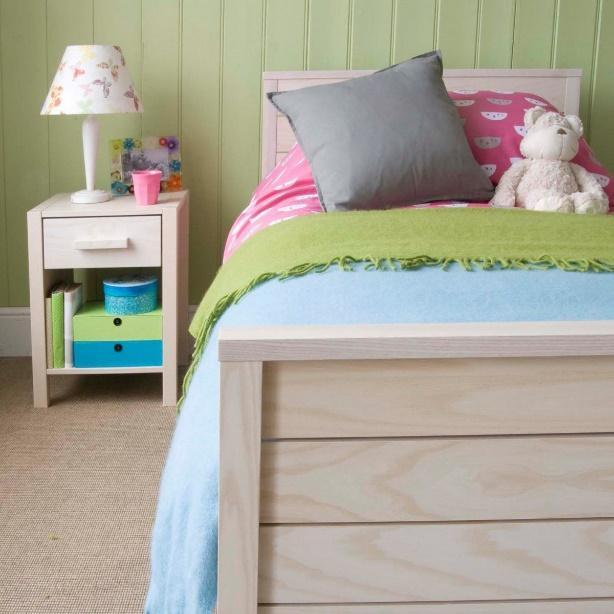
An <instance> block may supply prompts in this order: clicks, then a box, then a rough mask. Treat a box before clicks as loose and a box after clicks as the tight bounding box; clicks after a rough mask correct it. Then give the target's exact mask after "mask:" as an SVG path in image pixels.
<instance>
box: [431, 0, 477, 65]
mask: <svg viewBox="0 0 614 614" xmlns="http://www.w3.org/2000/svg"><path fill="white" fill-rule="evenodd" d="M477 17H478V0H439V11H438V16H437V47H439V49H441V52H442V54H443V61H444V64H445V66H447V67H450V68H455V67H457V68H473V66H474V65H475V55H476V54H475V44H476V32H477V21H478V20H477Z"/></svg>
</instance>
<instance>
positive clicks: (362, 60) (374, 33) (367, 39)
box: [350, 0, 392, 69]
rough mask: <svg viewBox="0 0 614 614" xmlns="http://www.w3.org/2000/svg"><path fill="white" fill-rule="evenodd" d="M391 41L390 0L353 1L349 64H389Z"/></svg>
mask: <svg viewBox="0 0 614 614" xmlns="http://www.w3.org/2000/svg"><path fill="white" fill-rule="evenodd" d="M391 43H392V0H353V3H352V19H351V34H350V67H351V68H359V69H360V68H384V67H386V66H388V65H389V64H390V49H391Z"/></svg>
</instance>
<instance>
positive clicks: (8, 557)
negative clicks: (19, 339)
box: [0, 359, 175, 614]
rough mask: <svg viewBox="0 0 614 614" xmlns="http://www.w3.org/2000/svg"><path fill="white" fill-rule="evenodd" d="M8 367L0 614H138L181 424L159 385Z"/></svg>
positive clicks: (0, 447)
mask: <svg viewBox="0 0 614 614" xmlns="http://www.w3.org/2000/svg"><path fill="white" fill-rule="evenodd" d="M51 382H52V384H51V385H52V388H51V391H52V395H53V403H52V406H51V407H49V408H48V409H33V408H32V389H31V370H30V362H29V360H28V359H0V612H2V613H5V612H6V613H11V614H17V613H21V612H28V613H36V614H54V613H56V612H57V613H61V614H71V613H73V612H74V613H79V614H94V613H101V614H113V613H116V612H122V613H128V612H142V610H143V602H144V599H145V592H146V590H147V580H148V574H149V540H150V534H151V526H152V522H153V518H154V512H155V504H156V496H157V490H158V483H159V479H160V472H161V470H162V466H163V463H164V458H165V456H166V450H167V447H168V444H169V440H170V436H171V432H172V429H173V425H174V420H175V410H174V409H172V408H171V409H169V408H164V409H163V408H162V406H161V404H160V402H161V382H160V376H159V375H153V374H152V375H130V376H87V377H85V376H79V377H75V376H63V377H53V378H51Z"/></svg>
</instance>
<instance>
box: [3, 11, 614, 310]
mask: <svg viewBox="0 0 614 614" xmlns="http://www.w3.org/2000/svg"><path fill="white" fill-rule="evenodd" d="M597 34H598V38H596V35H597ZM90 41H92V42H97V43H111V44H119V45H121V47H122V48H123V50H124V52H125V55H126V60H127V63H128V67H129V69H130V72H131V74H132V77H133V79H134V81H135V83H136V86H137V88H138V89H139V91H140V93H141V95H142V98H143V102H144V107H145V113H144V114H143V115H142V116H141V115H140V114H128V115H123V116H122V115H106V116H103V117H101V118H100V120H101V124H102V133H101V143H100V151H99V160H98V172H97V184H98V186H99V187H108V186H109V175H108V167H109V151H108V142H109V139H111V138H117V137H125V136H142V135H146V134H160V133H172V132H175V133H178V134H179V136H180V137H181V141H182V158H183V173H184V182H185V185H186V186H187V187H188V188H189V189H190V190H191V207H190V216H191V224H190V238H191V241H190V246H191V248H190V250H191V252H190V273H191V283H190V301H191V302H193V303H195V302H197V301H198V300H199V299H200V297H201V296H202V293H203V291H204V290H205V289H206V287H207V285H208V284H209V283H210V282H211V280H212V279H213V276H214V274H215V271H216V270H217V267H218V266H219V263H220V259H221V253H222V248H223V245H224V242H225V239H226V233H227V232H228V229H229V228H230V225H231V224H232V222H233V221H234V219H235V217H236V216H237V214H238V213H239V212H240V211H241V210H242V209H243V208H244V207H245V206H246V204H247V202H248V199H249V196H250V193H251V192H252V190H253V189H254V187H255V185H256V183H257V181H258V177H259V157H260V146H259V141H260V110H261V103H262V98H261V75H262V71H263V70H265V69H266V70H291V69H301V68H304V67H306V68H309V69H312V70H330V69H338V68H345V67H351V68H381V67H384V66H387V65H388V64H390V63H391V62H399V61H402V60H405V59H407V58H409V57H412V56H414V55H417V54H419V53H422V52H424V51H428V50H430V49H433V48H435V47H437V46H439V47H441V49H442V51H443V55H444V63H445V65H446V66H448V67H472V66H474V65H475V66H481V67H501V68H505V67H510V66H514V67H550V66H558V67H578V66H579V67H581V68H582V69H583V70H584V84H583V89H582V108H581V110H582V116H583V119H584V121H585V126H586V133H587V136H588V137H589V141H590V142H591V144H592V146H593V149H594V150H595V153H596V155H597V156H598V157H599V158H600V159H601V160H602V161H604V162H605V163H606V165H609V167H610V168H611V169H614V145H613V143H614V70H613V69H612V67H613V66H614V0H130V1H129V2H127V1H126V0H0V307H2V306H12V305H14V306H21V305H25V304H27V298H28V297H27V251H26V233H25V212H26V211H27V209H29V208H31V207H32V206H34V205H36V204H37V203H38V202H40V201H41V200H43V199H44V198H46V197H47V196H48V195H49V194H50V193H54V192H58V191H72V190H74V189H78V188H80V187H82V185H83V182H84V178H83V161H82V147H81V120H82V118H81V117H80V116H74V117H70V116H69V117H51V118H49V119H47V118H44V117H40V116H39V112H40V106H41V105H42V102H43V99H44V97H45V94H46V92H47V89H48V87H49V82H50V80H51V78H52V77H53V74H54V72H55V70H56V68H57V64H58V61H59V58H60V55H61V53H62V51H63V49H64V47H65V46H66V45H68V44H78V43H87V42H90ZM24 74H27V75H28V78H27V79H24ZM3 152H4V156H3Z"/></svg>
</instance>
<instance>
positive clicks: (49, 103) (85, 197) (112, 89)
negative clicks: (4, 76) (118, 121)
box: [41, 45, 143, 204]
mask: <svg viewBox="0 0 614 614" xmlns="http://www.w3.org/2000/svg"><path fill="white" fill-rule="evenodd" d="M142 111H143V107H142V105H141V101H140V99H139V97H138V95H137V93H136V90H135V88H134V84H133V83H132V79H131V77H130V73H129V72H128V69H127V68H126V62H125V61H124V55H123V54H122V51H121V49H120V48H119V47H118V46H116V45H70V46H68V47H66V50H65V51H64V55H63V56H62V61H61V62H60V65H59V67H58V70H57V72H56V74H55V78H54V79H53V82H52V83H51V87H50V88H49V93H48V94H47V98H46V100H45V103H44V104H43V108H42V109H41V115H85V116H86V117H85V119H84V120H83V161H84V164H85V186H86V189H85V190H79V191H78V192H73V193H72V194H71V196H70V200H71V201H72V202H73V203H79V204H85V203H101V202H104V201H106V200H110V199H111V194H110V193H109V192H107V191H106V190H95V189H94V177H95V174H96V155H97V152H98V136H99V133H100V122H99V121H98V118H97V117H96V115H99V114H102V113H141V112H142Z"/></svg>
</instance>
